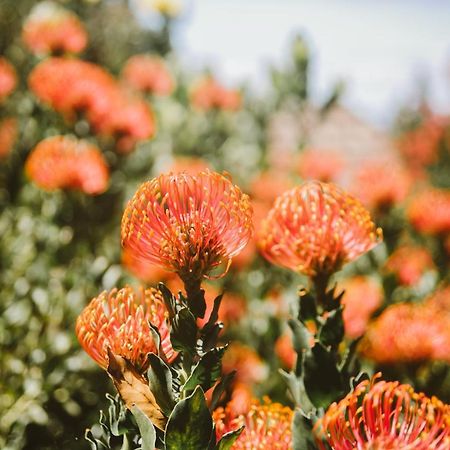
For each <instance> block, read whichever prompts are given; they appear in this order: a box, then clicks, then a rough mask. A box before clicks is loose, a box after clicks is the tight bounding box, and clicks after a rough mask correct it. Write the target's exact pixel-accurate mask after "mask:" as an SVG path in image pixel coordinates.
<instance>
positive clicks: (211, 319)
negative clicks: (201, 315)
mask: <svg viewBox="0 0 450 450" xmlns="http://www.w3.org/2000/svg"><path fill="white" fill-rule="evenodd" d="M222 297H223V294H221V295H219V296H217V297H216V298H215V299H214V306H213V309H212V311H211V314H210V315H209V319H208V322H207V323H206V325H205V326H204V327H203V329H202V334H207V333H209V331H211V329H212V328H213V327H214V325H215V324H216V322H217V321H218V320H219V308H220V304H221V302H222Z"/></svg>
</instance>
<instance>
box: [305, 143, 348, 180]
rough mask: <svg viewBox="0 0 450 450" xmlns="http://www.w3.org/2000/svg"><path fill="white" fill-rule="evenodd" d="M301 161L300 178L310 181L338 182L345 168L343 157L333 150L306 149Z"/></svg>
mask: <svg viewBox="0 0 450 450" xmlns="http://www.w3.org/2000/svg"><path fill="white" fill-rule="evenodd" d="M299 159H300V161H299V167H298V170H299V173H300V176H301V177H302V178H304V179H308V180H319V181H324V182H327V183H328V182H330V181H336V178H337V177H338V176H339V175H340V173H341V172H342V169H343V168H344V161H343V158H342V156H341V155H340V154H339V153H338V152H336V151H333V150H323V149H314V148H310V149H305V150H304V151H303V152H302V153H301V155H300V158H299Z"/></svg>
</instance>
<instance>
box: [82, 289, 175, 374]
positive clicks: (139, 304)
mask: <svg viewBox="0 0 450 450" xmlns="http://www.w3.org/2000/svg"><path fill="white" fill-rule="evenodd" d="M166 318H167V310H166V307H165V306H164V301H163V299H162V295H161V293H160V292H159V291H158V290H156V289H146V290H143V289H140V290H139V291H138V292H136V291H134V290H133V289H132V288H131V287H130V286H127V287H125V288H123V289H120V290H117V289H113V290H112V291H110V292H109V293H108V292H106V291H105V292H103V293H101V294H100V295H99V296H98V297H95V298H94V299H93V300H92V301H91V302H90V303H89V305H88V306H86V308H85V309H84V310H83V311H82V313H81V314H80V315H79V317H78V319H77V322H76V327H75V331H76V335H77V337H78V340H79V342H80V344H81V345H82V347H83V348H84V350H85V351H86V353H87V354H88V355H89V356H90V357H91V358H92V359H93V360H94V361H95V362H96V363H97V364H98V365H99V366H100V367H102V368H103V369H107V367H108V361H109V358H108V349H109V350H110V351H111V352H112V353H113V354H114V355H116V356H122V357H123V358H126V359H128V360H129V361H130V362H131V363H132V364H133V365H134V366H135V368H136V369H137V370H139V371H140V372H143V371H145V369H146V368H147V354H148V353H150V352H155V353H156V352H157V351H158V349H157V348H156V346H155V342H154V341H153V338H152V333H151V331H150V327H149V322H150V323H151V324H152V325H153V326H155V327H156V328H158V331H159V334H160V336H161V345H162V349H163V351H164V353H165V356H166V358H167V359H168V361H169V362H170V361H173V360H174V359H175V357H176V353H175V352H174V350H173V348H172V345H171V343H170V335H169V327H168V325H167V322H166Z"/></svg>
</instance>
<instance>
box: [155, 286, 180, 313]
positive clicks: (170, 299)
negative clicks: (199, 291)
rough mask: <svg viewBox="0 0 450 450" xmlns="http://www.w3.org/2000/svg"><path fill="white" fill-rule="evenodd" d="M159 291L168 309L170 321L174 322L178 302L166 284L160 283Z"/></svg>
mask: <svg viewBox="0 0 450 450" xmlns="http://www.w3.org/2000/svg"><path fill="white" fill-rule="evenodd" d="M158 290H159V291H160V292H161V294H162V297H163V300H164V303H165V305H166V309H167V311H168V312H169V319H170V320H172V319H173V318H174V317H175V314H176V313H177V309H178V308H177V301H176V299H175V297H174V295H173V294H172V292H170V290H169V289H168V288H167V286H166V285H165V284H164V283H158Z"/></svg>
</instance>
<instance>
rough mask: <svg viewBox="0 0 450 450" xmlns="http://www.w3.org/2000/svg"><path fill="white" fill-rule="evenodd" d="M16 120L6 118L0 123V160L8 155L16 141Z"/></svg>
mask: <svg viewBox="0 0 450 450" xmlns="http://www.w3.org/2000/svg"><path fill="white" fill-rule="evenodd" d="M17 131H18V130H17V119H15V118H14V117H6V118H5V119H3V120H2V121H0V158H4V157H6V156H7V155H9V152H10V151H11V149H12V147H13V145H14V142H15V141H16V139H17Z"/></svg>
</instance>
